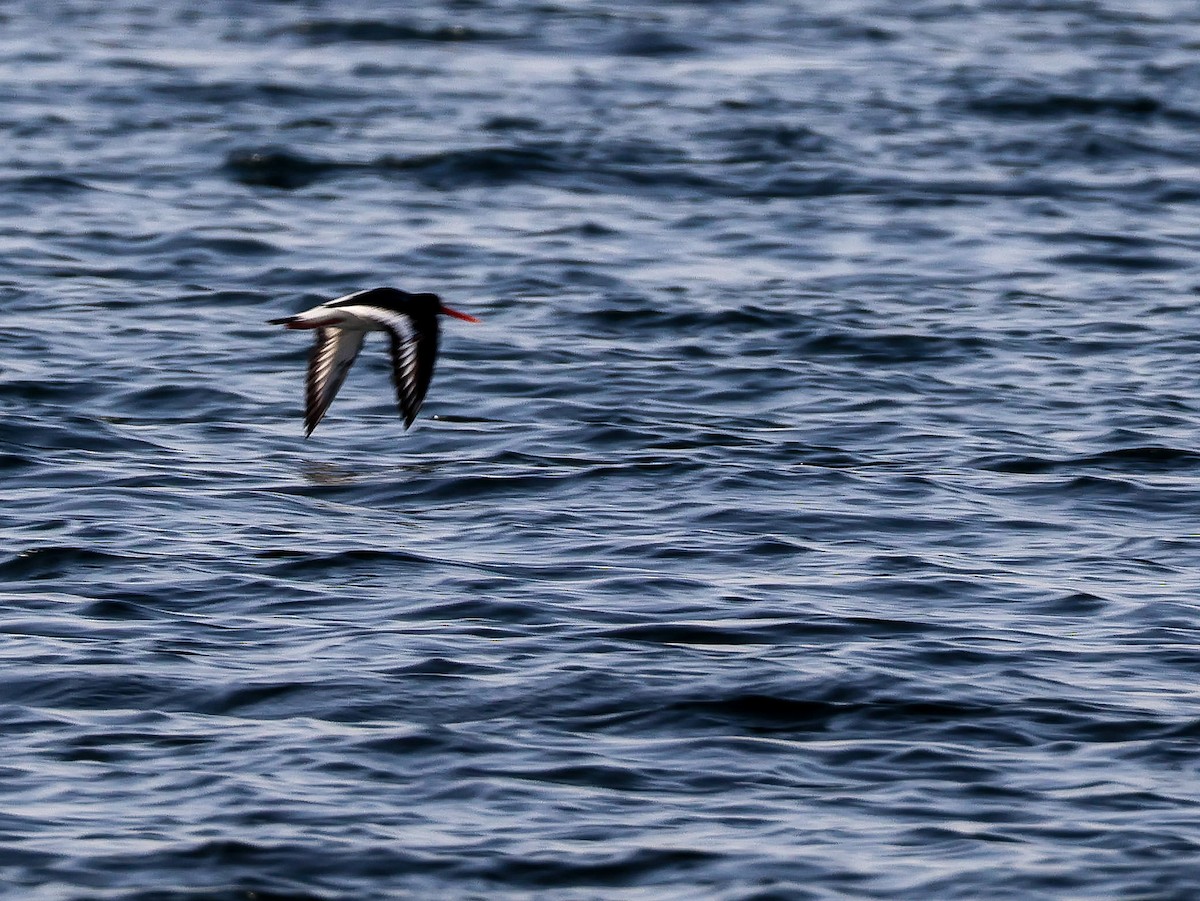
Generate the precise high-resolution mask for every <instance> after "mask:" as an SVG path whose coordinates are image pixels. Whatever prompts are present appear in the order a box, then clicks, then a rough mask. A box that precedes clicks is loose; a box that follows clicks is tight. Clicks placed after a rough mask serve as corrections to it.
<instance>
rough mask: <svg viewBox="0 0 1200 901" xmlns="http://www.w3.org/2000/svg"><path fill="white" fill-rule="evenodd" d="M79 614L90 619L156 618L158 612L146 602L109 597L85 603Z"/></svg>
mask: <svg viewBox="0 0 1200 901" xmlns="http://www.w3.org/2000/svg"><path fill="white" fill-rule="evenodd" d="M79 615H80V616H82V617H85V618H88V619H113V620H146V619H156V618H157V616H158V613H157V611H155V610H153V609H152V608H149V607H147V606H146V605H144V604H136V603H133V602H131V601H124V600H118V599H116V598H107V599H104V600H97V601H91V602H89V603H87V604H83V605H82V606H80V608H79Z"/></svg>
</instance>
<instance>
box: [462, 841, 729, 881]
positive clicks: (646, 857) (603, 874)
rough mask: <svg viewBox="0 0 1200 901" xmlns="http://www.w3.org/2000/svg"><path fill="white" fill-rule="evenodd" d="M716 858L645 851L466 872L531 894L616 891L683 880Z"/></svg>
mask: <svg viewBox="0 0 1200 901" xmlns="http://www.w3.org/2000/svg"><path fill="white" fill-rule="evenodd" d="M720 858H721V855H719V854H713V853H711V852H708V851H700V850H689V849H667V850H660V849H649V848H641V849H637V850H633V851H620V852H608V853H606V852H603V851H599V852H595V853H593V854H589V855H586V856H585V855H575V856H568V857H564V856H549V855H546V856H531V857H524V856H522V857H510V858H504V859H500V860H482V861H479V862H478V863H475V864H473V865H468V866H467V867H466V868H465V869H466V872H467V874H469V875H470V876H472V877H475V878H483V879H488V880H494V881H496V882H499V883H501V884H504V885H512V886H518V887H522V888H532V889H552V888H556V887H557V888H567V887H586V888H596V887H605V888H617V887H621V886H634V885H639V884H642V883H645V882H649V883H650V884H654V883H657V882H660V881H662V880H664V879H666V878H668V877H672V878H681V877H683V878H686V877H687V875H688V874H689V873H692V872H693V871H695V870H697V869H700V868H701V867H702V866H703V865H704V864H708V863H715V862H717V861H718V860H720Z"/></svg>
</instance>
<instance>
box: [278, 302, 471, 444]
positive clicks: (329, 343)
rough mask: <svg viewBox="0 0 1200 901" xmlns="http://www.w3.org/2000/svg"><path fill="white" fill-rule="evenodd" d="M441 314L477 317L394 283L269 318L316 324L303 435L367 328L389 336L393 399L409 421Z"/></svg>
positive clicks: (421, 395) (421, 393)
mask: <svg viewBox="0 0 1200 901" xmlns="http://www.w3.org/2000/svg"><path fill="white" fill-rule="evenodd" d="M439 314H445V315H446V316H453V317H454V318H455V319H464V320H466V321H467V322H478V321H479V320H478V319H476V318H475V317H474V316H468V315H467V314H466V313H460V312H458V310H452V309H450V308H449V307H447V306H445V305H444V304H443V303H442V300H441V298H440V297H438V296H437V295H436V294H410V293H409V292H408V291H400V290H398V289H396V288H371V289H369V290H367V291H356V292H355V293H354V294H347V295H346V296H345V297H339V298H337V299H336V300H331V301H329V302H328V303H323V304H321V305H320V306H316V307H313V308H312V309H311V310H305V311H304V312H303V313H297V314H296V315H295V316H284V317H283V318H282V319H271V320H269V323H270V324H271V325H286V326H287V327H288V328H307V329H316V340H315V341H314V342H313V347H312V353H311V354H310V355H309V358H308V380H307V383H306V385H305V403H304V437H305V438H307V437H308V436H309V435H311V434H312V431H313V429H315V428H316V427H317V423H318V422H320V421H321V418H322V417H323V416H324V415H325V411H326V410H328V409H329V405H330V404H331V403H333V398H334V397H335V396H336V395H337V393H338V389H339V388H341V387H342V382H344V381H345V380H346V373H347V372H349V371H350V365H351V364H352V363H353V362H354V359H355V357H357V356H358V352H359V350H361V349H362V344H363V338H365V337H366V334H367V332H387V333H388V337H389V338H390V339H391V345H392V380H393V381H394V382H395V384H396V402H397V404H399V406H400V414H401V415H402V416H403V417H404V427H405V428H406V429H407V428H408V427H409V426H410V425H412V424H413V420H414V419H416V418H417V411H418V410H420V409H421V403H422V402H423V401H424V400H425V392H426V391H427V390H428V389H429V382H430V380H431V379H432V378H433V363H434V359H435V358H436V357H437V346H438V315H439Z"/></svg>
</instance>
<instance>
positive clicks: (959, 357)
mask: <svg viewBox="0 0 1200 901" xmlns="http://www.w3.org/2000/svg"><path fill="white" fill-rule="evenodd" d="M989 347H990V344H989V342H988V340H987V339H986V338H983V337H981V336H977V335H961V336H954V337H947V336H944V335H931V334H919V333H902V334H882V335H881V334H873V333H870V332H836V331H826V332H823V333H821V334H818V335H814V336H813V337H811V338H809V339H808V340H807V341H805V342H804V345H803V348H802V350H803V352H804V353H806V354H810V355H814V356H839V357H849V358H851V359H857V360H862V361H863V362H867V363H879V364H888V365H898V364H906V363H956V362H964V361H970V360H975V359H977V358H978V357H979V356H980V355H981V354H983V353H986V352H987V351H988V349H989Z"/></svg>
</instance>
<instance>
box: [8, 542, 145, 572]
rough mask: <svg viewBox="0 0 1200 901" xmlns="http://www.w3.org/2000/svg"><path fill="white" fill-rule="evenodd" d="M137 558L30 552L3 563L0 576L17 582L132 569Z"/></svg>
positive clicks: (71, 549) (74, 550)
mask: <svg viewBox="0 0 1200 901" xmlns="http://www.w3.org/2000/svg"><path fill="white" fill-rule="evenodd" d="M137 560H138V558H136V557H132V556H127V555H124V554H113V553H109V552H107V551H99V550H94V549H92V548H86V547H78V546H72V545H62V546H48V547H38V548H29V549H27V550H22V551H16V552H9V553H8V554H6V555H5V556H4V558H2V559H0V575H2V576H4V577H5V578H8V579H13V580H14V581H20V580H26V579H54V578H61V577H63V576H70V575H72V574H75V573H77V572H79V571H81V570H90V569H110V568H113V569H116V570H118V571H120V570H121V569H125V568H129V567H131V566H133V565H134V564H135V563H136V562H137Z"/></svg>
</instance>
